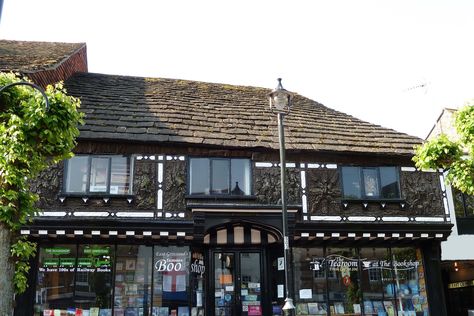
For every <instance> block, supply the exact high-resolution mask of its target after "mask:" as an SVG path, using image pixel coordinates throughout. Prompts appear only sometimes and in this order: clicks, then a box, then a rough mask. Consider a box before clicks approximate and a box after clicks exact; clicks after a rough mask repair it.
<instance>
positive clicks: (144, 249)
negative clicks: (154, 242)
mask: <svg viewBox="0 0 474 316" xmlns="http://www.w3.org/2000/svg"><path fill="white" fill-rule="evenodd" d="M152 249H153V248H152V247H149V246H139V245H118V246H117V259H116V264H115V288H114V316H115V315H116V316H122V315H151V314H150V313H151V276H152V255H153V250H152Z"/></svg>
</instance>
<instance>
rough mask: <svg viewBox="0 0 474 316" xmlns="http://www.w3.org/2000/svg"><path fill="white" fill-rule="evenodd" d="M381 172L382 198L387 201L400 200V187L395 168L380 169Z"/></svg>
mask: <svg viewBox="0 0 474 316" xmlns="http://www.w3.org/2000/svg"><path fill="white" fill-rule="evenodd" d="M379 172H380V188H381V189H380V190H381V191H382V192H381V193H382V197H383V198H386V199H395V198H399V197H400V185H399V182H398V172H397V169H396V168H395V167H380V168H379Z"/></svg>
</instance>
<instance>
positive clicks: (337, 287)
mask: <svg viewBox="0 0 474 316" xmlns="http://www.w3.org/2000/svg"><path fill="white" fill-rule="evenodd" d="M324 265H325V266H326V270H327V271H328V272H332V273H334V274H335V276H336V277H335V278H333V279H331V278H328V292H329V310H330V312H331V315H352V314H357V313H360V310H361V291H360V285H359V259H358V257H357V253H356V249H354V248H328V249H327V251H326V258H325V261H324Z"/></svg>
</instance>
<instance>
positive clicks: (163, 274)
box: [153, 246, 203, 315]
mask: <svg viewBox="0 0 474 316" xmlns="http://www.w3.org/2000/svg"><path fill="white" fill-rule="evenodd" d="M154 251H155V256H154V263H153V269H154V271H153V287H154V288H153V315H190V310H189V299H190V293H191V292H190V289H189V283H190V282H189V278H190V275H189V271H190V260H191V253H190V251H189V247H184V246H183V247H178V246H169V247H159V246H155V249H154ZM198 288H199V284H198ZM201 289H202V283H201ZM193 294H194V293H193ZM194 295H197V293H196V294H194ZM200 298H201V299H202V296H201V297H200ZM197 299H198V297H197V296H196V305H198V302H197ZM202 304H203V302H202V301H201V302H199V305H201V306H202ZM196 311H197V310H196Z"/></svg>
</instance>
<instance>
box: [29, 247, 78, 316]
mask: <svg viewBox="0 0 474 316" xmlns="http://www.w3.org/2000/svg"><path fill="white" fill-rule="evenodd" d="M75 269H76V245H54V246H48V247H41V248H40V249H39V263H38V279H37V283H36V297H35V306H34V315H35V316H43V315H49V314H47V313H48V312H45V310H46V311H52V310H54V309H56V310H59V311H63V312H64V314H66V312H67V310H68V308H73V306H75V303H74V274H75ZM74 312H75V308H74Z"/></svg>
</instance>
